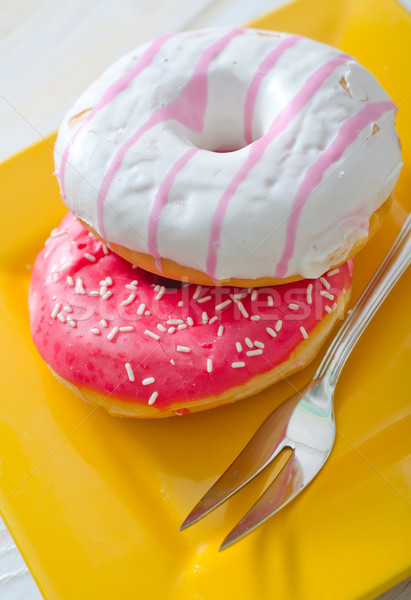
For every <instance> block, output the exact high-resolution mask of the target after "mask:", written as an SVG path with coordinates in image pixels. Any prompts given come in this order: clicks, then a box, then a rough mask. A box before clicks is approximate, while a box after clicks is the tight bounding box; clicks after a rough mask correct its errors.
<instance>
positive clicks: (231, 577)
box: [0, 0, 411, 600]
mask: <svg viewBox="0 0 411 600" xmlns="http://www.w3.org/2000/svg"><path fill="white" fill-rule="evenodd" d="M410 21H411V19H410V16H409V15H408V14H407V13H406V11H405V10H404V9H402V8H401V7H400V5H398V4H396V3H395V2H394V1H389V0H379V1H378V2H375V0H362V1H355V0H352V1H351V2H348V1H344V0H342V1H341V2H336V1H335V0H334V2H323V1H322V0H318V2H314V1H301V2H297V3H295V4H292V5H289V6H286V7H284V8H282V9H280V10H278V11H277V12H275V13H273V14H271V15H269V16H267V17H265V18H263V19H261V20H260V21H258V23H256V24H254V25H257V26H259V27H263V28H267V29H280V30H281V29H282V30H288V31H293V32H298V33H302V34H306V35H309V36H311V37H314V38H317V39H319V40H321V41H325V42H329V43H331V44H334V45H336V46H338V47H340V48H342V49H344V50H346V51H348V52H350V53H352V54H353V55H354V56H356V57H357V58H358V59H359V60H360V61H361V62H363V63H364V64H365V66H367V67H368V68H370V69H371V70H372V71H373V72H374V73H375V74H376V76H377V77H378V78H379V79H380V81H381V83H382V84H383V85H384V86H385V87H386V89H387V90H388V92H389V93H390V94H391V96H392V98H393V99H394V101H395V102H397V104H398V105H399V106H400V109H399V114H398V126H399V130H400V135H401V138H402V141H403V146H404V159H405V168H404V170H403V173H402V175H401V180H400V182H399V185H398V188H397V200H398V203H397V204H396V205H395V206H394V210H393V212H392V214H391V216H390V217H389V218H388V219H387V221H386V223H385V225H384V227H383V229H382V231H381V232H380V233H379V234H378V235H377V236H376V237H375V239H374V240H372V242H371V243H370V244H369V245H368V246H367V248H366V249H365V250H364V251H363V252H362V253H361V255H360V257H359V258H358V260H357V265H356V267H357V268H356V273H355V289H354V296H355V297H357V296H358V293H359V292H360V290H361V289H362V288H363V287H364V285H365V283H366V282H367V280H368V279H369V277H370V275H371V273H372V272H373V270H374V269H375V267H376V265H377V264H378V263H379V262H380V260H381V258H382V256H383V255H384V253H385V252H386V250H387V248H388V247H389V245H390V244H391V242H392V240H393V239H394V237H395V235H396V233H397V231H398V229H399V227H400V225H401V223H402V221H403V220H404V217H405V213H406V211H408V210H409V209H410V199H411V185H410V183H411V182H410V178H411V155H410V153H411V99H410V98H408V99H407V96H408V95H409V94H410V92H411V89H410V79H409V68H410V64H411V44H410V39H411V27H410ZM52 170H53V166H52V148H51V141H50V140H46V141H44V142H42V143H41V144H39V145H37V146H35V147H33V148H30V149H29V150H27V151H26V152H24V153H22V154H20V155H19V156H17V157H15V158H13V159H11V160H10V161H8V162H7V163H5V164H3V165H2V166H1V167H0V183H1V190H0V194H1V196H0V197H1V202H2V219H1V236H0V240H1V244H0V283H1V290H2V293H1V298H0V323H1V327H0V340H1V345H0V352H1V355H2V361H1V373H2V374H1V384H2V391H1V395H0V396H1V398H0V504H1V511H2V514H3V516H4V518H5V520H6V522H7V524H8V526H9V527H10V529H11V531H12V533H13V535H14V537H15V540H16V542H17V544H18V545H19V547H20V549H21V551H22V552H23V555H24V557H25V559H26V561H27V563H28V565H29V567H30V569H31V571H32V573H33V575H34V577H35V578H36V580H37V582H38V584H39V586H40V588H41V590H42V592H43V594H44V595H45V597H46V598H52V599H55V598H59V599H62V600H73V599H74V598H75V599H76V600H78V599H80V600H81V599H87V600H94V599H97V598H98V599H99V600H103V599H110V600H112V599H113V598H119V599H122V600H125V599H135V598H148V599H150V600H151V599H154V598H158V599H161V600H163V599H165V598H177V599H180V598H181V599H183V598H184V599H194V598H201V599H202V600H219V599H221V600H222V599H224V600H225V599H227V598H230V599H231V598H237V599H245V600H249V599H252V600H254V599H258V600H260V599H265V598H280V599H281V600H283V599H286V600H298V599H303V600H311V599H313V600H322V599H324V600H330V599H333V600H337V599H341V600H350V599H359V598H374V597H375V595H376V594H378V593H380V592H382V591H383V590H385V589H387V588H389V587H390V586H392V585H394V584H395V583H397V582H398V581H400V580H402V579H404V578H405V577H406V576H407V575H409V574H410V539H411V511H410V503H409V502H410V490H409V487H407V486H409V483H410V479H409V476H410V472H411V460H410V426H411V419H410V415H409V396H410V342H409V339H410V338H409V331H410V330H411V311H410V304H409V291H410V287H409V285H410V277H409V275H410V273H408V274H407V275H405V276H404V277H403V278H402V280H401V281H400V282H399V284H398V285H397V286H396V288H395V289H394V291H393V292H392V293H391V295H390V297H389V298H388V300H387V301H386V302H385V304H384V305H383V307H382V308H381V310H380V311H379V312H378V314H377V315H376V317H375V318H374V320H373V322H372V324H371V325H370V327H369V329H368V330H367V331H366V333H365V334H364V336H363V339H361V341H360V342H359V344H358V346H357V348H356V349H355V351H354V353H353V355H352V357H351V358H350V360H349V362H348V364H347V367H346V369H345V371H344V373H343V376H342V378H341V382H340V383H339V386H338V390H337V394H336V420H337V427H338V435H337V440H336V444H335V448H334V450H333V452H332V455H331V457H330V459H329V461H328V462H327V464H326V465H325V467H324V469H323V470H322V472H321V474H320V475H319V477H318V478H317V479H316V481H315V483H313V485H311V486H310V487H309V488H308V489H307V490H306V491H305V492H304V493H303V494H301V495H300V496H299V497H298V498H297V499H296V500H295V501H294V502H292V503H291V504H290V505H288V506H287V507H286V508H285V509H283V510H282V511H281V512H280V513H279V514H278V515H277V516H275V517H274V518H273V519H271V520H270V521H269V522H268V523H267V524H266V525H265V526H263V527H261V528H259V529H258V530H257V531H256V532H255V533H253V534H252V535H250V536H248V538H246V539H244V540H243V541H242V542H240V543H239V544H236V545H235V546H233V547H232V548H231V549H229V550H227V551H225V552H223V553H217V548H218V545H219V543H220V542H221V540H222V538H223V536H224V535H225V534H226V533H227V532H228V531H229V529H230V528H231V527H232V526H233V525H234V524H235V523H236V521H237V520H238V519H239V518H240V516H242V514H243V513H244V512H245V510H246V508H247V507H248V506H249V505H250V504H251V502H252V501H253V500H254V499H255V498H256V497H257V495H258V494H259V492H260V490H261V488H262V486H263V484H264V478H260V479H259V480H258V481H257V482H256V483H255V485H253V486H251V487H250V489H248V490H244V491H243V492H241V493H240V494H239V495H237V496H236V497H235V498H233V499H232V500H231V501H229V502H228V504H227V505H225V506H224V507H221V508H219V509H218V510H217V511H215V512H214V514H212V515H210V516H209V517H207V518H206V519H205V520H204V521H203V522H201V523H198V524H197V525H195V526H194V527H193V528H191V529H188V530H186V531H184V532H182V533H179V532H178V531H177V529H178V526H179V524H180V523H181V521H182V520H183V518H184V517H185V515H186V514H187V512H188V511H189V509H191V507H192V505H193V504H194V503H195V501H196V500H197V499H198V498H199V497H200V496H201V494H202V493H203V492H204V491H205V490H206V488H207V487H208V486H209V485H210V484H211V482H212V481H213V480H214V478H215V477H216V476H217V475H218V474H220V473H221V471H222V470H223V469H224V468H225V467H226V465H227V464H228V463H230V461H231V459H232V458H233V457H234V456H235V455H236V453H237V452H238V450H239V449H240V448H242V446H243V445H244V444H245V442H246V440H247V439H248V438H249V436H250V435H251V434H252V432H254V430H255V428H256V427H257V425H258V424H259V423H260V422H261V421H262V419H263V418H264V416H265V415H266V414H268V413H269V412H270V411H271V409H272V408H273V407H274V406H275V405H277V404H278V403H279V402H280V401H281V400H282V399H284V398H285V397H286V396H288V395H289V394H290V393H292V392H293V389H294V386H297V387H301V386H302V384H303V382H305V381H307V380H308V379H309V377H310V375H311V374H312V372H313V368H310V369H306V370H305V371H304V372H303V373H300V374H299V375H297V376H295V377H293V378H291V382H290V383H287V382H284V383H281V384H279V385H277V386H275V387H274V388H272V389H270V390H267V391H266V392H264V393H262V394H259V395H258V396H256V397H254V398H251V399H249V400H245V401H242V402H239V403H238V404H235V405H232V406H227V407H224V408H220V409H216V410H212V411H209V412H205V413H198V414H194V415H189V416H184V417H180V418H173V419H168V420H161V421H144V422H141V421H140V422H139V421H137V422H136V421H128V420H118V419H115V418H110V417H109V416H107V415H106V414H105V413H104V412H103V411H102V410H100V409H97V410H95V409H92V408H90V407H88V406H87V405H85V404H83V403H82V402H81V401H79V400H78V399H76V398H75V397H73V396H72V395H71V394H70V392H68V391H67V390H66V389H65V388H64V387H62V386H61V385H60V384H59V383H57V381H56V380H55V379H54V378H53V377H52V375H51V374H50V372H49V371H48V369H47V367H46V366H45V365H44V363H43V361H42V360H41V359H40V357H39V355H38V354H37V352H36V350H35V348H34V346H33V344H32V342H31V339H30V333H29V327H28V314H27V289H28V284H29V277H30V265H31V264H32V263H33V260H34V258H35V256H36V254H37V252H38V251H39V250H40V248H41V246H42V243H43V240H44V239H45V237H46V236H47V234H48V232H49V230H50V229H51V228H52V227H54V226H55V225H56V224H57V223H58V222H59V219H60V217H61V216H62V215H63V213H64V207H63V205H62V203H61V201H60V200H59V196H58V190H57V186H56V183H55V181H54V178H53V177H52V175H51V172H52Z"/></svg>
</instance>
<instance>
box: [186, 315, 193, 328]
mask: <svg viewBox="0 0 411 600" xmlns="http://www.w3.org/2000/svg"><path fill="white" fill-rule="evenodd" d="M187 324H188V325H190V327H192V326H193V325H194V321H193V319H192V317H187Z"/></svg>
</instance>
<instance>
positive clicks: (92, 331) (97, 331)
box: [90, 327, 100, 335]
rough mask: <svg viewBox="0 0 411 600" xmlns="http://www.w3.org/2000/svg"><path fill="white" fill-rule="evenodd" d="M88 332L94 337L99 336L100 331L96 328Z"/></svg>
mask: <svg viewBox="0 0 411 600" xmlns="http://www.w3.org/2000/svg"><path fill="white" fill-rule="evenodd" d="M90 331H91V333H94V335H100V329H97V327H93V329H90Z"/></svg>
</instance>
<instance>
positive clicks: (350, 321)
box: [180, 215, 411, 550]
mask: <svg viewBox="0 0 411 600" xmlns="http://www.w3.org/2000/svg"><path fill="white" fill-rule="evenodd" d="M410 233H411V215H408V218H407V220H406V221H405V223H404V225H403V227H402V229H401V231H400V233H399V235H398V237H397V239H396V240H395V242H394V244H393V246H392V247H391V249H390V251H389V252H388V254H387V256H386V257H385V259H384V260H383V262H382V263H381V265H380V267H379V268H378V270H377V271H376V273H375V274H374V276H373V278H372V279H371V281H370V282H369V284H368V285H367V287H366V288H365V290H364V292H363V293H362V295H361V297H360V298H359V300H358V301H357V303H356V305H355V306H354V308H353V309H352V311H351V312H350V313H349V314H348V316H347V318H346V319H345V321H344V323H343V325H342V327H341V328H340V330H339V331H338V333H337V335H336V336H335V338H334V340H333V342H332V343H331V345H330V346H329V348H328V350H327V352H326V354H325V356H324V358H323V360H322V361H321V363H320V366H319V367H318V369H317V371H316V373H315V375H314V377H313V379H312V381H311V382H310V383H309V384H308V385H307V386H306V387H305V388H303V389H302V390H301V391H298V392H297V393H296V394H294V395H293V396H291V397H290V398H288V399H287V400H285V401H284V402H283V403H282V404H280V406H278V407H277V408H276V409H275V410H274V411H273V412H272V413H271V414H270V415H269V416H268V417H267V418H266V420H265V421H264V422H263V424H262V425H261V426H260V428H259V429H258V430H257V432H256V433H255V434H254V435H253V437H252V438H251V440H250V441H249V442H248V444H247V445H246V446H245V448H244V449H243V450H242V452H241V453H240V454H239V455H238V456H237V458H236V459H235V460H234V462H233V463H232V464H231V466H230V467H228V469H227V470H226V471H225V472H224V473H223V475H221V477H220V478H219V479H218V480H217V481H216V483H215V484H214V485H213V486H212V487H211V488H210V489H209V491H208V492H206V494H205V495H204V496H203V497H202V498H201V500H200V501H199V502H198V503H197V505H196V506H195V507H194V508H193V510H192V511H191V512H190V514H189V515H188V516H187V518H186V519H185V520H184V522H183V523H182V525H181V526H180V531H181V530H182V529H185V528H186V527H189V526H190V525H193V524H194V523H196V522H197V521H198V520H199V519H201V518H202V517H204V516H205V515H206V514H208V513H209V512H210V511H212V510H213V509H214V508H216V507H217V506H219V505H220V504H222V503H223V502H225V501H226V500H228V498H230V497H231V496H232V495H233V494H234V493H236V492H238V491H239V490H240V489H241V488H242V487H243V486H245V485H246V484H247V483H249V482H250V481H251V480H252V479H253V478H254V477H256V476H257V475H258V474H259V473H260V472H261V471H262V470H263V469H265V467H267V466H268V465H269V464H270V463H271V462H272V461H273V460H274V459H275V457H276V456H278V455H279V454H280V452H281V451H282V450H284V449H286V448H288V449H289V453H290V455H289V456H288V459H287V461H286V463H285V464H284V466H283V468H282V470H281V471H280V473H279V474H278V475H277V476H276V477H275V479H274V480H273V481H272V483H271V484H270V485H269V486H268V487H267V489H266V490H265V491H264V492H263V494H262V495H261V496H260V498H259V499H258V500H257V502H256V503H255V504H254V506H252V508H250V510H249V511H248V512H247V513H246V514H245V516H244V517H243V518H242V519H241V520H240V521H239V522H238V523H237V525H236V526H235V527H234V528H233V529H232V530H231V532H230V533H229V534H228V535H227V537H226V538H225V539H224V541H223V543H222V545H221V546H220V550H223V549H224V548H227V547H228V546H230V545H231V544H233V543H234V542H236V541H238V540H240V539H241V538H242V537H244V536H245V535H247V534H248V533H250V532H251V531H253V530H254V529H255V528H256V527H258V526H259V525H260V524H262V523H263V522H264V521H266V520H267V519H268V518H269V517H271V516H272V515H274V514H275V513H276V512H278V511H279V510H280V509H281V508H282V507H283V506H285V505H286V504H288V502H290V500H292V499H293V498H295V497H296V496H297V494H299V493H300V492H301V491H302V490H303V489H304V488H305V487H306V486H307V485H308V484H309V483H310V482H311V481H312V480H313V479H314V477H315V476H316V475H317V474H318V472H319V471H320V469H321V468H322V466H323V465H324V463H325V462H326V460H327V458H328V456H329V454H330V452H331V449H332V447H333V444H334V439H335V422H334V413H333V398H334V390H335V387H336V384H337V381H338V378H339V375H340V373H341V370H342V368H343V367H344V365H345V362H346V360H347V358H348V356H349V355H350V353H351V350H352V349H353V348H354V346H355V344H356V342H357V341H358V339H359V337H360V336H361V334H362V333H363V331H364V329H365V328H366V327H367V325H368V323H369V322H370V320H371V318H372V317H373V315H374V313H375V312H376V310H377V309H378V307H379V306H380V305H381V303H382V302H383V300H384V299H385V298H386V296H387V295H388V294H389V292H390V291H391V289H392V288H393V286H394V284H395V283H396V282H397V281H398V279H399V278H400V277H401V275H402V274H403V272H404V271H405V270H406V268H407V267H408V266H409V264H410V260H411V237H410Z"/></svg>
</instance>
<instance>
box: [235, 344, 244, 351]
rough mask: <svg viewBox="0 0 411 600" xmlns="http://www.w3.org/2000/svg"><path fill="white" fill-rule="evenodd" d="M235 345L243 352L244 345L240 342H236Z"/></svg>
mask: <svg viewBox="0 0 411 600" xmlns="http://www.w3.org/2000/svg"><path fill="white" fill-rule="evenodd" d="M235 347H236V348H237V352H242V351H243V347H242V345H241V343H240V342H236V343H235Z"/></svg>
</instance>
